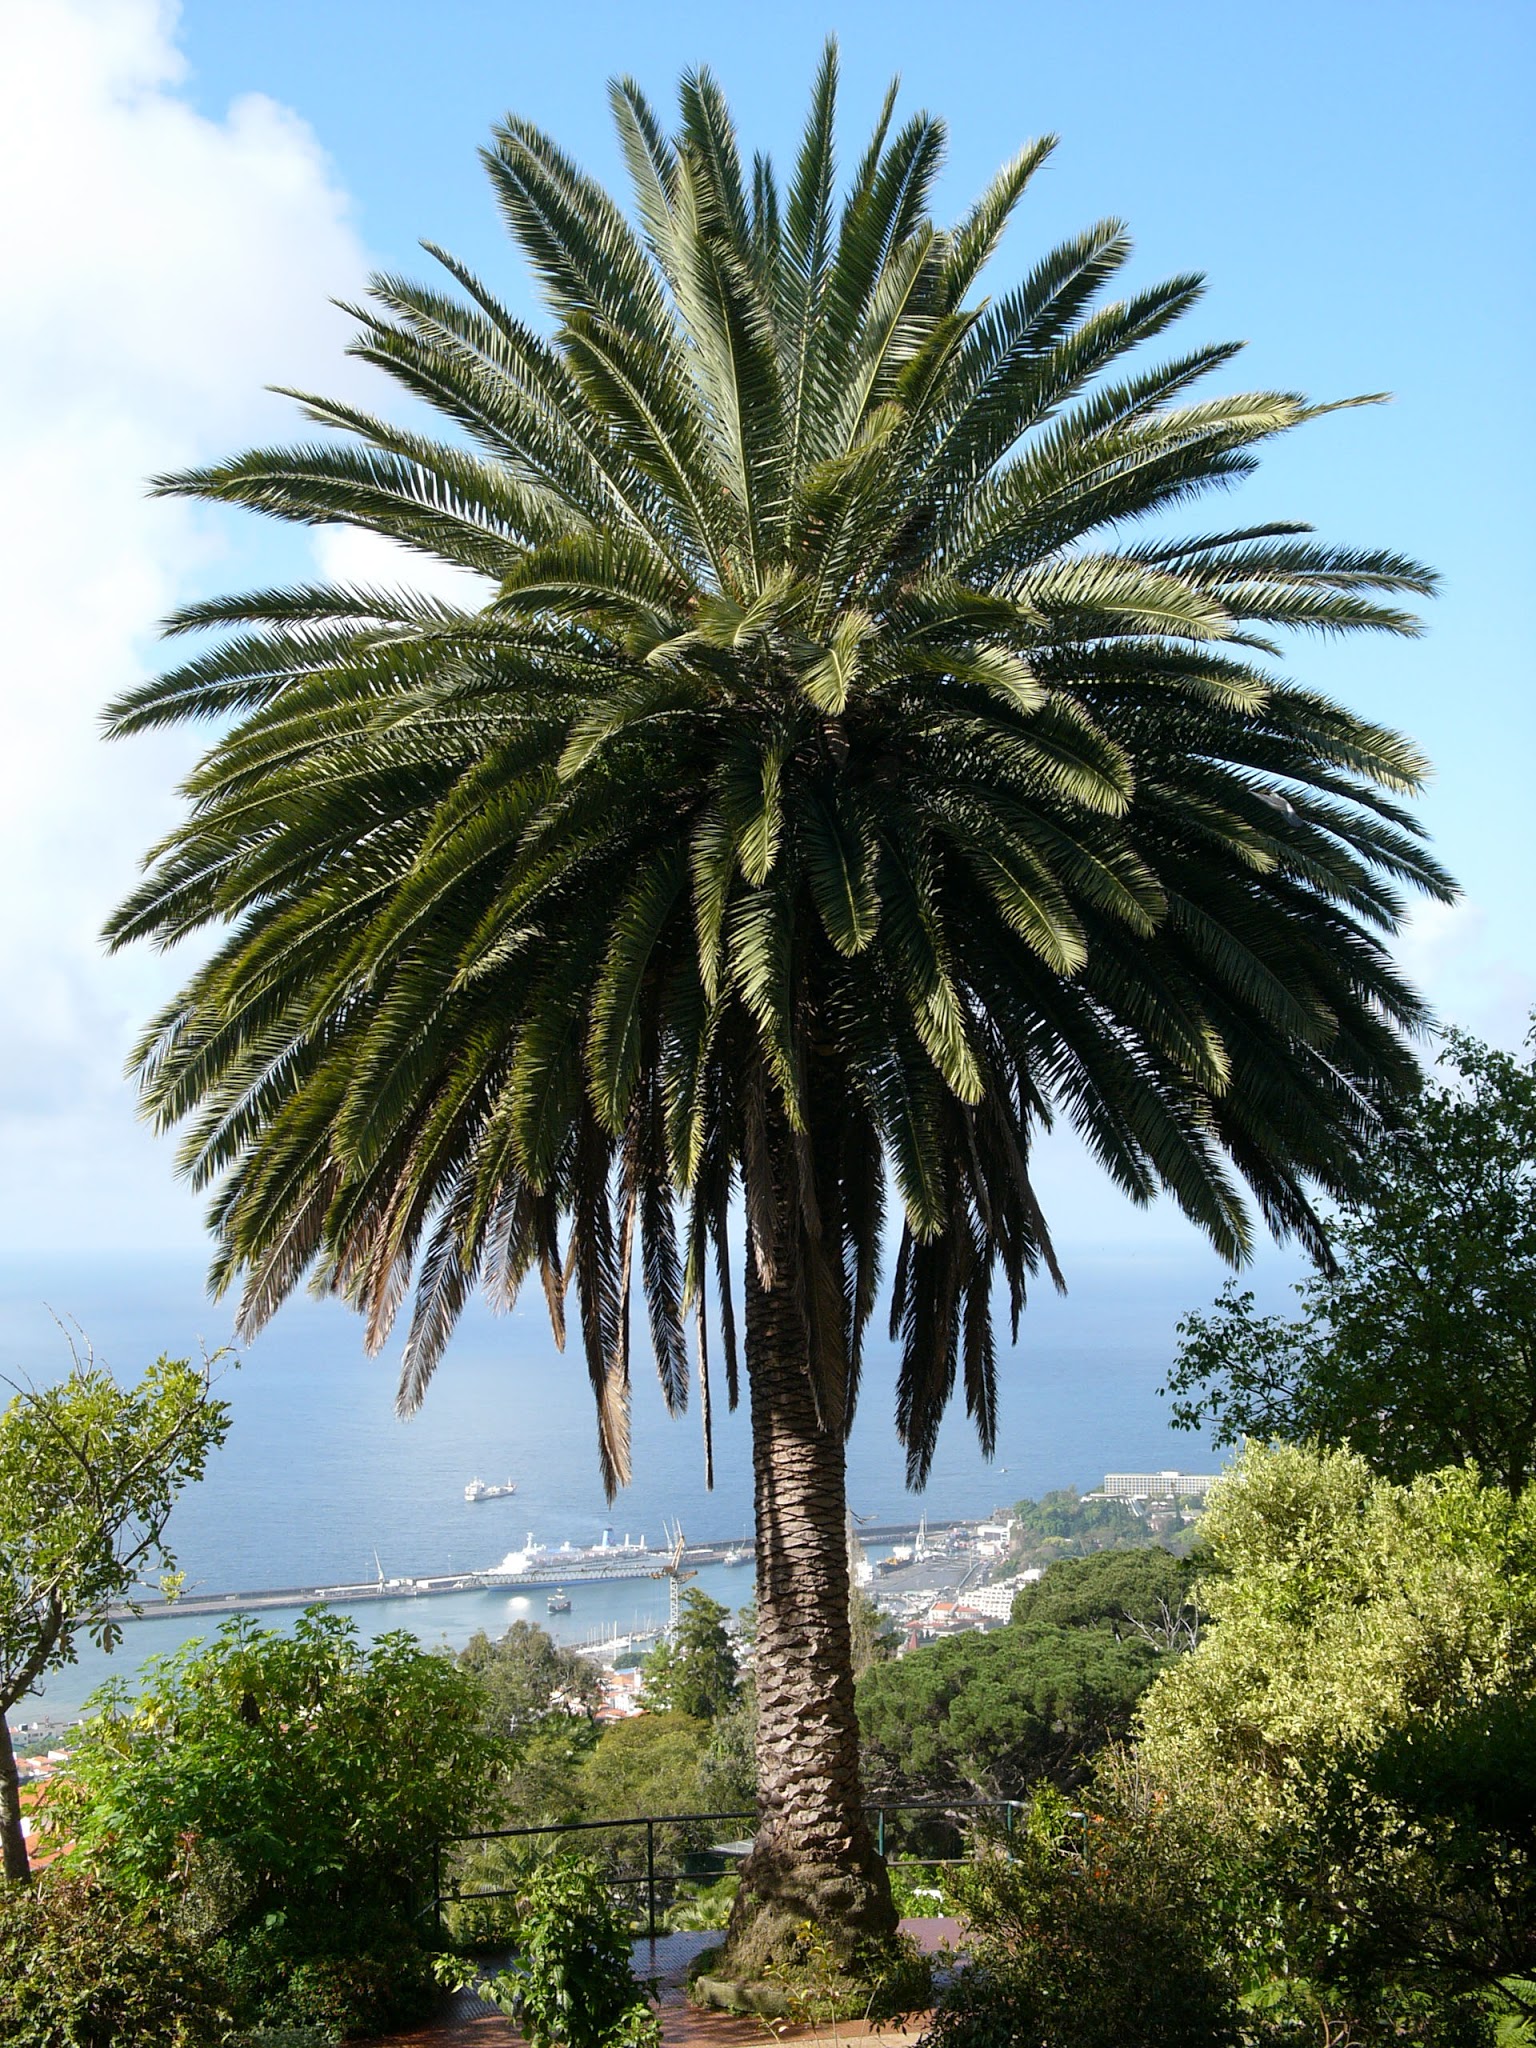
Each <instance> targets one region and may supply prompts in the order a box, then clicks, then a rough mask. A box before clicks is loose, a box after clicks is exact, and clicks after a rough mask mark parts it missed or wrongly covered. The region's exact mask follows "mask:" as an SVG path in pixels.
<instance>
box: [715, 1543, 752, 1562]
mask: <svg viewBox="0 0 1536 2048" xmlns="http://www.w3.org/2000/svg"><path fill="white" fill-rule="evenodd" d="M720 1562H721V1563H722V1564H728V1565H738V1564H747V1563H749V1562H750V1559H749V1558H748V1556H747V1553H746V1551H744V1550H738V1549H737V1548H736V1546H735V1544H732V1545H731V1548H730V1549H729V1550H727V1551H726V1552H725V1553H724V1555H723V1556H722V1557H721V1559H720Z"/></svg>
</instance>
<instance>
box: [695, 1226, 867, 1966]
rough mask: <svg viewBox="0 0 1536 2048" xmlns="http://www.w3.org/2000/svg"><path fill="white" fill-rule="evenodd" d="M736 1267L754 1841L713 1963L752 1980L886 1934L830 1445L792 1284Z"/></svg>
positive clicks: (838, 1440) (837, 1456)
mask: <svg viewBox="0 0 1536 2048" xmlns="http://www.w3.org/2000/svg"><path fill="white" fill-rule="evenodd" d="M775 1278H776V1282H777V1284H776V1285H775V1286H774V1287H773V1288H772V1289H771V1290H770V1289H768V1288H765V1287H764V1286H763V1284H762V1282H761V1280H760V1278H759V1277H758V1274H757V1273H756V1271H755V1270H754V1266H753V1261H752V1259H751V1257H750V1256H749V1257H748V1260H747V1280H746V1288H747V1299H746V1311H747V1314H746V1355H747V1376H748V1380H749V1383H750V1389H751V1412H752V1462H753V1472H754V1479H755V1485H756V1505H757V1653H756V1660H755V1670H756V1680H757V1707H758V1733H757V1775H758V1790H757V1817H758V1826H757V1837H756V1840H755V1842H754V1844H753V1847H752V1852H751V1854H750V1855H749V1856H748V1857H747V1859H746V1861H745V1863H744V1864H743V1865H742V1871H741V1889H740V1892H739V1893H738V1895H737V1900H736V1905H735V1908H734V1910H733V1912H732V1915H731V1924H730V1932H729V1936H728V1938H727V1956H726V1962H727V1964H728V1967H729V1969H730V1973H731V1974H732V1975H733V1976H736V1977H740V1978H756V1977H761V1975H762V1974H763V1972H764V1970H765V1969H766V1967H767V1965H768V1964H769V1963H771V1962H772V1961H774V1960H775V1959H776V1958H777V1957H781V1956H783V1955H784V1954H785V1953H786V1952H787V1951H788V1949H789V1948H790V1946H791V1944H792V1942H793V1941H794V1938H795V1936H796V1934H797V1932H798V1930H799V1928H800V1927H801V1925H802V1924H803V1923H804V1922H806V1921H810V1922H811V1923H812V1924H813V1925H814V1926H815V1927H816V1928H817V1929H818V1931H820V1932H822V1933H826V1934H830V1935H831V1936H832V1937H833V1940H834V1943H835V1944H836V1945H837V1946H838V1947H839V1948H841V1949H842V1951H843V1954H844V1960H846V1959H847V1956H848V1953H849V1952H850V1951H851V1949H852V1947H853V1945H854V1943H855V1941H856V1940H857V1939H858V1938H859V1937H860V1936H861V1935H880V1934H887V1933H889V1932H891V1931H892V1930H893V1929H894V1927H895V1925H896V1913H895V1908H894V1907H893V1905H892V1903H891V1887H890V1882H889V1879H888V1878H887V1876H886V1871H885V1865H884V1863H883V1862H882V1861H881V1859H880V1857H879V1856H878V1855H877V1854H876V1851H875V1846H874V1841H873V1839H872V1837H871V1834H870V1830H869V1826H868V1823H867V1821H866V1820H865V1817H864V1813H863V1808H862V1803H861V1802H862V1792H861V1789H860V1784H859V1732H858V1722H857V1719H856V1717H855V1713H854V1700H853V1666H852V1658H851V1645H850V1639H849V1621H848V1547H847V1534H846V1509H845V1505H844V1503H845V1499H846V1488H845V1478H844V1453H843V1441H842V1436H841V1433H840V1432H837V1431H827V1430H823V1429H822V1428H821V1427H820V1425H819V1423H818V1421H817V1417H816V1407H815V1402H814V1400H813V1398H812V1393H811V1386H810V1381H809V1378H808V1376H807V1371H806V1359H807V1334H806V1329H805V1323H804V1319H803V1316H802V1315H801V1313H800V1311H799V1308H798V1306H797V1297H796V1289H795V1288H794V1286H793V1284H792V1276H791V1275H789V1274H787V1273H785V1272H784V1271H783V1270H782V1268H781V1270H780V1271H779V1272H778V1273H777V1274H776V1276H775Z"/></svg>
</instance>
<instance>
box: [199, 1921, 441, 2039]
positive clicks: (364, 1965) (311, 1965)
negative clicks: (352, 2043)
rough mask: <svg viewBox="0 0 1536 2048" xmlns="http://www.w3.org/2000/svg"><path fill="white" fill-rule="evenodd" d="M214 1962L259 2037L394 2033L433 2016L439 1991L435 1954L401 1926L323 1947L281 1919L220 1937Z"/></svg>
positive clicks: (232, 1998) (244, 2019) (243, 2019)
mask: <svg viewBox="0 0 1536 2048" xmlns="http://www.w3.org/2000/svg"><path fill="white" fill-rule="evenodd" d="M209 1967H210V1969H213V1970H216V1971H217V1972H218V1973H219V1976H220V1979H221V1981H222V1983H223V1985H224V1987H225V1995H226V1997H227V2000H228V2003H229V2005H230V2007H231V2009H232V2011H233V2012H234V2013H235V2014H236V2016H237V2017H238V2018H239V2020H240V2021H241V2022H242V2023H243V2024H244V2025H245V2026H246V2027H247V2028H250V2029H254V2030H257V2034H258V2037H259V2036H261V2035H263V2034H265V2033H267V2032H272V2031H278V2032H296V2033H300V2034H306V2035H307V2034H312V2035H314V2036H315V2037H316V2038H317V2039H319V2040H322V2041H326V2042H333V2041H338V2040H350V2039H356V2038H361V2037H365V2036H367V2035H371V2034H383V2033H389V2032H391V2031H393V2030H394V2029H396V2028H400V2027H410V2026H415V2025H417V2024H418V2023H419V2022H421V2021H423V2020H426V2019H428V2018H430V2017H431V2013H432V2008H433V2006H434V2004H435V2003H436V1999H437V1981H436V1978H435V1977H434V1975H433V1970H432V1963H431V1959H430V1958H429V1957H428V1955H427V1954H426V1952H425V1951H424V1950H423V1949H422V1948H421V1947H420V1946H419V1944H418V1943H416V1942H415V1941H413V1940H411V1939H409V1938H408V1937H404V1936H400V1935H398V1934H397V1935H395V1936H394V1938H392V1939H389V1940H388V1941H387V1942H386V1940H385V1938H384V1937H382V1936H380V1937H379V1939H378V1944H377V1946H375V1947H373V1948H363V1947H355V1946H351V1947H347V1948H345V1949H342V1948H340V1947H339V1946H338V1947H333V1948H330V1949H325V1948H321V1947H317V1946H314V1945H312V1944H306V1943H304V1942H301V1941H299V1940H297V1939H296V1938H295V1937H294V1935H293V1934H292V1932H291V1931H290V1930H289V1929H288V1928H286V1927H285V1926H284V1925H283V1924H282V1923H281V1922H280V1921H278V1922H276V1923H274V1924H268V1925H266V1926H263V1927H259V1928H255V1929H251V1930H248V1931H245V1932H243V1933H241V1934H240V1935H238V1936H234V1937H230V1938H228V1939H226V1940H224V1941H220V1942H216V1943H215V1944H214V1945H213V1947H212V1948H211V1949H210V1951H209Z"/></svg>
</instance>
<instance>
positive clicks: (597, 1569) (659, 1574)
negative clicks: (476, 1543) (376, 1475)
mask: <svg viewBox="0 0 1536 2048" xmlns="http://www.w3.org/2000/svg"><path fill="white" fill-rule="evenodd" d="M920 1526H921V1525H920V1524H919V1523H917V1522H886V1523H880V1524H878V1525H872V1524H868V1523H866V1524H865V1525H864V1526H862V1527H860V1528H859V1529H858V1531H857V1534H858V1537H859V1540H860V1542H862V1543H894V1542H901V1541H903V1540H905V1539H906V1538H909V1537H913V1536H916V1535H917V1534H918V1532H919V1529H920ZM938 1526H939V1527H941V1528H944V1529H971V1528H974V1527H975V1523H974V1522H972V1521H959V1520H957V1521H953V1522H944V1523H942V1524H940V1525H938ZM730 1550H734V1551H737V1552H739V1553H742V1554H744V1555H745V1557H746V1558H747V1559H748V1560H750V1559H751V1558H752V1555H753V1545H752V1544H750V1543H747V1544H743V1543H742V1542H741V1541H740V1540H739V1539H737V1540H736V1541H726V1542H720V1543H689V1544H687V1545H685V1546H684V1549H683V1554H682V1562H683V1563H684V1564H685V1565H689V1566H692V1567H695V1568H697V1567H698V1566H700V1565H711V1564H719V1563H720V1562H721V1560H722V1559H723V1558H724V1556H725V1554H726V1552H727V1551H730ZM670 1559H671V1553H670V1552H669V1551H666V1550H626V1549H623V1548H621V1547H610V1548H609V1549H608V1550H606V1551H603V1550H579V1551H572V1552H569V1553H566V1552H561V1551H546V1552H542V1553H540V1554H538V1556H537V1557H536V1559H535V1561H534V1562H533V1563H531V1564H530V1565H529V1568H528V1569H527V1570H526V1571H521V1572H507V1571H503V1570H501V1568H500V1567H499V1566H496V1565H492V1566H490V1567H489V1568H488V1569H486V1570H484V1571H470V1572H421V1573H417V1574H416V1575H415V1576H413V1577H402V1578H392V1579H391V1578H385V1577H384V1576H383V1574H382V1573H381V1574H380V1575H379V1576H378V1577H377V1578H373V1579H360V1580H358V1581H357V1582H356V1583H354V1584H351V1585H338V1584H333V1585H328V1586H269V1587H264V1588H262V1589H261V1590H259V1591H256V1592H249V1593H197V1592H191V1593H183V1594H182V1595H181V1597H180V1599H178V1600H162V1599H161V1598H160V1597H159V1596H158V1595H155V1596H154V1597H152V1598H148V1599H144V1600H140V1601H138V1602H137V1603H136V1606H135V1607H132V1608H130V1607H125V1606H122V1605H115V1606H113V1607H111V1608H110V1609H109V1610H108V1611H109V1613H110V1615H111V1617H112V1619H113V1620H114V1621H122V1622H132V1621H158V1620H163V1619H165V1618H166V1617H167V1616H178V1615H193V1614H256V1613H260V1612H262V1611H263V1610H270V1609H273V1608H293V1607H352V1606H356V1605H357V1604H359V1603H360V1602H362V1601H365V1600H430V1599H431V1598H433V1597H434V1595H437V1594H442V1593H499V1592H508V1593H539V1592H547V1591H549V1590H550V1589H551V1588H553V1587H555V1586H566V1587H574V1586H599V1585H611V1584H613V1583H614V1582H616V1581H619V1580H625V1579H664V1578H666V1577H667V1576H668V1571H669V1566H670ZM743 1583H744V1584H750V1578H749V1577H747V1576H745V1575H744V1580H743Z"/></svg>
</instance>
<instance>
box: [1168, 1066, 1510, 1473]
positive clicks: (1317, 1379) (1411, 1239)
mask: <svg viewBox="0 0 1536 2048" xmlns="http://www.w3.org/2000/svg"><path fill="white" fill-rule="evenodd" d="M1526 1045H1527V1049H1528V1057H1527V1059H1526V1060H1525V1061H1524V1062H1522V1061H1521V1060H1519V1059H1517V1058H1516V1057H1515V1056H1514V1055H1513V1054H1510V1053H1504V1052H1499V1051H1497V1050H1495V1049H1493V1048H1491V1047H1489V1046H1486V1045H1482V1044H1480V1043H1479V1042H1478V1041H1477V1040H1476V1039H1474V1038H1470V1037H1468V1036H1466V1035H1465V1034H1464V1033H1462V1032H1456V1031H1453V1032H1450V1033H1448V1034H1447V1039H1446V1046H1445V1050H1444V1051H1443V1052H1442V1054H1441V1056H1440V1064H1441V1066H1442V1067H1445V1068H1447V1069H1449V1072H1450V1075H1451V1077H1452V1078H1450V1079H1449V1080H1447V1081H1446V1082H1444V1083H1442V1084H1435V1083H1432V1082H1426V1083H1425V1085H1424V1086H1423V1088H1422V1089H1421V1090H1420V1091H1419V1093H1418V1094H1417V1095H1416V1096H1415V1097H1414V1098H1413V1099H1412V1100H1411V1101H1410V1102H1409V1104H1408V1105H1407V1106H1406V1108H1405V1110H1404V1112H1403V1116H1402V1121H1401V1123H1400V1124H1399V1125H1398V1126H1397V1127H1396V1128H1394V1129H1391V1130H1389V1131H1386V1132H1383V1134H1382V1136H1381V1138H1380V1139H1379V1141H1378V1142H1377V1143H1376V1145H1375V1146H1374V1147H1373V1148H1372V1149H1371V1152H1370V1154H1369V1157H1368V1160H1367V1162H1366V1167H1365V1170H1364V1173H1363V1176H1362V1178H1361V1180H1360V1183H1359V1185H1358V1187H1357V1190H1356V1192H1355V1195H1354V1196H1353V1198H1352V1199H1351V1201H1350V1202H1349V1203H1348V1205H1347V1206H1346V1207H1345V1209H1344V1210H1343V1212H1342V1214H1341V1215H1340V1217H1339V1219H1338V1221H1337V1222H1336V1223H1335V1224H1333V1225H1332V1226H1331V1227H1330V1228H1329V1231H1328V1233H1327V1237H1328V1249H1329V1252H1330V1261H1329V1265H1328V1267H1327V1269H1326V1270H1325V1271H1323V1272H1322V1273H1320V1274H1319V1275H1317V1276H1316V1277H1315V1278H1313V1279H1310V1280H1308V1281H1306V1282H1305V1283H1304V1284H1303V1285H1302V1286H1300V1287H1299V1288H1298V1289H1297V1290H1296V1291H1297V1293H1298V1294H1299V1295H1300V1297H1301V1301H1302V1314H1301V1315H1300V1316H1299V1317H1296V1318H1292V1319H1287V1318H1285V1317H1283V1316H1261V1315H1259V1314H1258V1313H1257V1312H1256V1310H1255V1306H1254V1298H1253V1295H1252V1294H1251V1293H1249V1292H1247V1291H1246V1290H1244V1291H1239V1290H1238V1289H1236V1288H1235V1287H1231V1286H1229V1287H1228V1288H1226V1289H1225V1290H1224V1292H1223V1293H1222V1295H1221V1297H1220V1299H1219V1300H1218V1302H1217V1304H1216V1308H1215V1310H1214V1312H1213V1313H1211V1314H1210V1315H1191V1316H1188V1317H1186V1318H1185V1320H1184V1321H1183V1322H1182V1323H1181V1324H1180V1325H1179V1329H1180V1333H1181V1338H1182V1342H1181V1343H1180V1346H1179V1352H1178V1356H1177V1359H1176V1360H1175V1364H1174V1369H1173V1372H1172V1374H1171V1375H1170V1377H1169V1381H1168V1384H1167V1387H1166V1388H1165V1392H1167V1393H1168V1394H1169V1395H1171V1396H1172V1399H1173V1418H1174V1421H1175V1423H1177V1424H1178V1425H1179V1426H1180V1427H1181V1428H1186V1429H1200V1428H1207V1427H1214V1430H1215V1436H1216V1441H1217V1442H1218V1443H1226V1444H1230V1443H1236V1442H1238V1441H1239V1440H1240V1439H1241V1438H1242V1437H1244V1436H1252V1437H1256V1438H1258V1439H1259V1440H1260V1441H1261V1442H1264V1441H1267V1440H1268V1439H1270V1438H1272V1437H1283V1438H1287V1439H1290V1440H1292V1441H1306V1440H1308V1439H1315V1440H1316V1441H1317V1442H1319V1443H1325V1444H1335V1445H1339V1444H1346V1445H1349V1446H1351V1447H1352V1448H1353V1449H1355V1450H1357V1451H1359V1452H1360V1453H1361V1455H1362V1456H1363V1457H1365V1458H1368V1459H1369V1460H1370V1462H1371V1464H1372V1465H1373V1466H1375V1468H1376V1469H1377V1470H1378V1471H1379V1472H1384V1473H1386V1474H1387V1475H1388V1477H1389V1478H1393V1479H1399V1480H1402V1479H1411V1478H1412V1477H1413V1476H1414V1474H1415V1473H1418V1472H1431V1471H1434V1470H1436V1469H1437V1468H1438V1467H1439V1466H1441V1465H1450V1464H1459V1463H1461V1462H1462V1461H1463V1460H1467V1459H1470V1460H1471V1461H1472V1462H1473V1463H1474V1464H1476V1465H1477V1467H1478V1468H1479V1470H1480V1471H1481V1472H1482V1473H1483V1474H1484V1476H1485V1477H1486V1478H1488V1479H1491V1480H1493V1481H1495V1482H1496V1483H1497V1484H1498V1485H1500V1486H1505V1487H1508V1488H1509V1490H1510V1491H1511V1492H1512V1493H1519V1492H1520V1490H1521V1489H1522V1488H1523V1487H1524V1486H1525V1485H1526V1484H1527V1482H1528V1481H1529V1480H1530V1478H1531V1475H1532V1470H1533V1458H1536V1027H1533V1030H1532V1032H1531V1034H1530V1035H1529V1036H1528V1038H1527V1040H1526Z"/></svg>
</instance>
